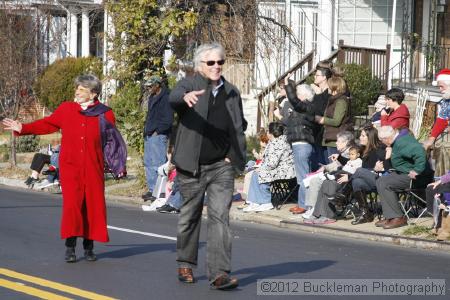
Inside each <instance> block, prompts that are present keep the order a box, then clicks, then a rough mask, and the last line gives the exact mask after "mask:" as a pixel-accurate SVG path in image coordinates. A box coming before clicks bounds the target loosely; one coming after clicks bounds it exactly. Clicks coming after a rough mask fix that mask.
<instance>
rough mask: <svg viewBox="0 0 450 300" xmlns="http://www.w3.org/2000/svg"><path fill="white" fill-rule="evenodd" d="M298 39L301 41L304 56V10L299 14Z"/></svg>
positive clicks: (301, 52)
mask: <svg viewBox="0 0 450 300" xmlns="http://www.w3.org/2000/svg"><path fill="white" fill-rule="evenodd" d="M298 40H299V42H300V47H299V52H300V57H303V55H305V43H306V13H305V12H304V11H300V12H299V14H298Z"/></svg>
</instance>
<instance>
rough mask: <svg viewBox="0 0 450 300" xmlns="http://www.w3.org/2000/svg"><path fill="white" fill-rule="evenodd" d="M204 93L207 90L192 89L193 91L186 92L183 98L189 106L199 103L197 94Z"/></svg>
mask: <svg viewBox="0 0 450 300" xmlns="http://www.w3.org/2000/svg"><path fill="white" fill-rule="evenodd" d="M204 93H205V90H200V91H192V92H189V93H186V94H185V95H184V97H183V100H184V102H186V104H187V105H188V106H189V107H192V106H194V105H195V104H197V101H198V97H197V96H200V95H203V94H204Z"/></svg>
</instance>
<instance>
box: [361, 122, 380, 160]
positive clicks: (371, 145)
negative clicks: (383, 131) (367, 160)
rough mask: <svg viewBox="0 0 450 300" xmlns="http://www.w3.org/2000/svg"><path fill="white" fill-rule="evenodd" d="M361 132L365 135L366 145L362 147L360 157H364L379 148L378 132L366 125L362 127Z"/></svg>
mask: <svg viewBox="0 0 450 300" xmlns="http://www.w3.org/2000/svg"><path fill="white" fill-rule="evenodd" d="M362 131H364V132H365V133H366V135H367V145H364V151H363V152H362V156H363V157H366V156H367V155H368V154H369V152H370V151H372V150H375V149H377V148H379V147H380V146H381V141H380V139H379V138H378V130H377V129H376V128H375V127H374V126H372V125H367V126H365V127H363V129H362V130H361V132H362Z"/></svg>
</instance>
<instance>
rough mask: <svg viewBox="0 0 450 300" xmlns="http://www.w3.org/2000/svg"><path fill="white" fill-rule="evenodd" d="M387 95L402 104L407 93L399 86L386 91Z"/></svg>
mask: <svg viewBox="0 0 450 300" xmlns="http://www.w3.org/2000/svg"><path fill="white" fill-rule="evenodd" d="M385 97H386V98H389V99H391V100H392V101H395V102H397V103H398V104H402V102H403V99H405V94H404V93H403V91H402V90H401V89H399V88H392V89H390V90H389V91H387V92H386V95H385Z"/></svg>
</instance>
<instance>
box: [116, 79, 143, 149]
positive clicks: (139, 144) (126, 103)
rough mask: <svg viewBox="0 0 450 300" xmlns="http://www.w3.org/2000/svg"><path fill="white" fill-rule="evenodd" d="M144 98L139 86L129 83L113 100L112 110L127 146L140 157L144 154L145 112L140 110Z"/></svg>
mask: <svg viewBox="0 0 450 300" xmlns="http://www.w3.org/2000/svg"><path fill="white" fill-rule="evenodd" d="M141 97H142V93H141V88H140V85H139V84H136V83H128V84H126V85H124V86H123V87H121V88H120V89H119V90H118V91H117V93H116V94H115V95H114V96H113V97H112V99H111V108H112V109H113V111H114V114H115V116H116V123H117V125H118V127H119V128H120V129H121V132H122V133H123V134H124V135H125V138H126V140H127V144H128V145H129V146H131V147H132V148H134V149H135V150H136V151H138V153H139V154H140V155H143V153H144V138H143V131H144V122H145V117H146V116H145V112H144V111H142V110H141V108H140V99H141Z"/></svg>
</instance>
